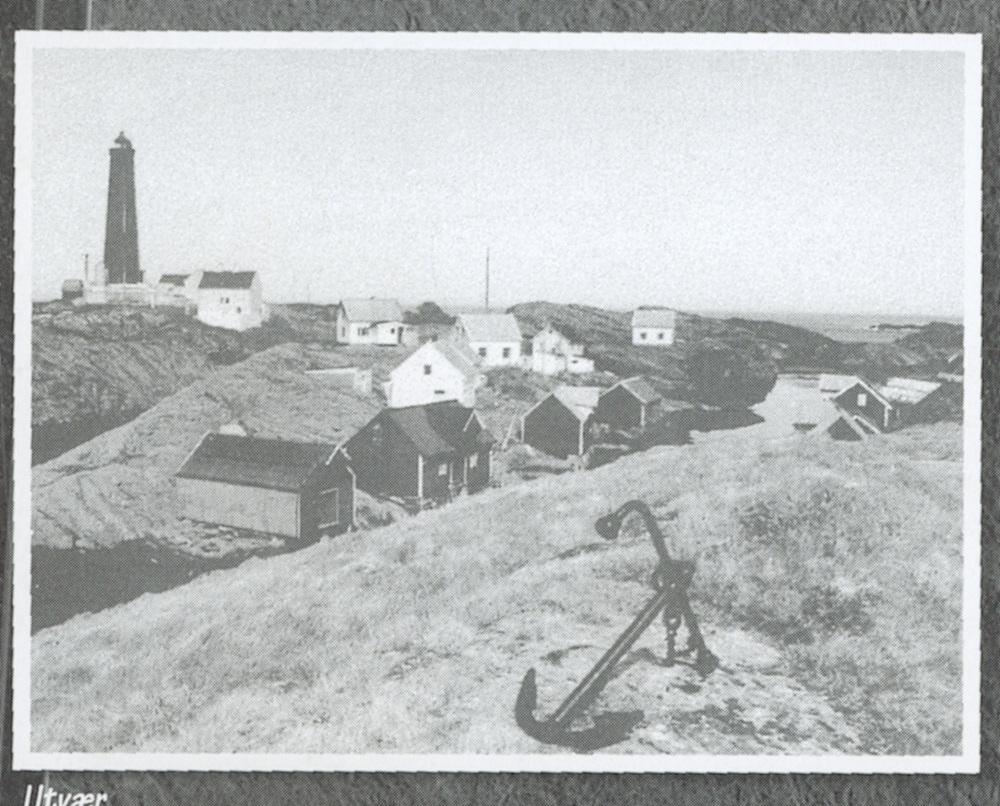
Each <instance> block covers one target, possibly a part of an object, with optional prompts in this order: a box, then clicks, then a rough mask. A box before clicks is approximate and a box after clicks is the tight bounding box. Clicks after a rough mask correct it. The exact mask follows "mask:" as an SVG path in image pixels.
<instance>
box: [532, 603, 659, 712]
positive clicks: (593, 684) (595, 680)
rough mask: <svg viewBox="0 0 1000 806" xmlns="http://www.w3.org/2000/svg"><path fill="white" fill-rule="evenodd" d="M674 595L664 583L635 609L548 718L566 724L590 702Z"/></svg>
mask: <svg viewBox="0 0 1000 806" xmlns="http://www.w3.org/2000/svg"><path fill="white" fill-rule="evenodd" d="M676 596H677V589H676V587H674V586H673V585H665V586H664V587H663V588H661V589H660V590H659V591H657V593H656V595H655V596H654V597H653V598H652V599H650V600H649V602H648V603H647V604H646V606H645V607H643V608H642V610H641V611H639V614H638V615H637V616H636V617H635V619H633V621H632V623H631V624H629V626H628V627H627V628H626V629H625V631H624V632H623V633H622V634H621V635H620V636H618V639H617V640H616V641H615V642H614V643H613V644H612V645H611V647H610V649H608V651H607V652H605V653H604V655H603V656H602V657H601V659H600V660H599V661H598V662H597V663H596V664H595V665H594V668H592V669H591V670H590V671H589V672H587V674H586V676H585V677H584V678H583V679H582V680H581V681H580V682H579V683H578V684H577V686H576V688H574V689H573V690H572V691H571V692H570V694H569V696H568V697H567V698H566V699H565V700H563V703H562V705H560V706H559V708H557V709H556V711H555V713H554V714H553V715H552V720H551V721H552V722H555V723H557V724H558V725H560V726H561V727H566V726H568V725H569V724H570V723H571V722H572V721H573V720H574V719H576V718H577V717H578V716H579V715H580V714H581V713H582V712H583V711H584V710H585V709H586V708H587V706H588V705H590V703H591V702H593V700H594V699H595V698H596V697H597V695H598V694H599V693H600V691H601V689H602V688H604V686H605V684H607V682H608V678H609V677H610V676H611V672H612V670H613V669H614V667H615V664H616V663H618V661H619V660H621V659H622V657H624V655H625V653H626V652H628V651H629V649H631V648H632V645H633V644H635V642H636V641H638V640H639V636H641V635H642V634H643V632H645V630H646V628H647V627H649V625H650V624H652V623H653V620H654V619H655V618H656V616H657V614H659V612H660V611H661V610H663V608H664V607H665V606H666V605H667V603H668V602H669V601H670V600H671V599H672V598H674V597H676Z"/></svg>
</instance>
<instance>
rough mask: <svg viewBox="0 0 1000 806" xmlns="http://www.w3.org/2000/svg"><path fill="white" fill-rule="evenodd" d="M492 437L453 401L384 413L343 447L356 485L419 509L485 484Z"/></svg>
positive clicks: (385, 410)
mask: <svg viewBox="0 0 1000 806" xmlns="http://www.w3.org/2000/svg"><path fill="white" fill-rule="evenodd" d="M492 445H493V435H492V434H490V432H489V431H488V430H486V429H485V428H484V427H483V424H482V422H481V421H480V420H479V417H478V416H477V415H476V412H475V410H473V409H471V408H469V407H467V406H463V405H462V404H461V403H458V402H457V401H444V402H441V403H428V404H425V405H422V406H405V407H402V408H393V409H383V410H382V411H380V412H379V413H378V414H377V415H376V416H375V417H374V418H372V419H371V420H370V421H369V422H368V423H367V424H366V425H365V426H364V427H362V428H361V430H360V431H358V433H356V434H355V435H354V436H353V437H351V438H350V439H349V440H348V441H347V443H346V446H345V447H346V449H347V452H348V454H349V455H350V457H351V461H352V466H353V468H354V471H355V472H356V473H357V480H358V487H360V488H361V489H362V490H364V491H365V492H367V493H370V494H371V495H374V496H377V497H380V498H387V499H390V500H395V501H399V502H400V503H402V504H403V505H404V506H406V507H407V508H408V509H411V510H416V509H421V508H424V507H426V506H429V505H431V504H439V503H443V502H445V501H448V500H450V499H451V498H453V497H455V496H456V495H458V494H459V493H461V492H463V491H464V492H468V493H475V492H477V491H479V490H481V489H483V488H484V487H486V486H487V485H488V484H489V482H490V448H491V446H492Z"/></svg>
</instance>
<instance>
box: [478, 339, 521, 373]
mask: <svg viewBox="0 0 1000 806" xmlns="http://www.w3.org/2000/svg"><path fill="white" fill-rule="evenodd" d="M468 344H469V348H470V349H471V350H472V352H474V353H475V354H476V355H478V356H479V360H480V363H481V365H482V366H484V367H517V366H520V365H521V342H520V341H470V342H469V343H468ZM505 350H506V351H507V355H506V356H505V355H504V351H505Z"/></svg>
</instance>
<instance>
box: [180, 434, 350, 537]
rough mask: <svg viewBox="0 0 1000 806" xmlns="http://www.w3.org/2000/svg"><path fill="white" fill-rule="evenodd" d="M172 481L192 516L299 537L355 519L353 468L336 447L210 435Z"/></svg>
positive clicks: (335, 529)
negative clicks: (174, 482)
mask: <svg viewBox="0 0 1000 806" xmlns="http://www.w3.org/2000/svg"><path fill="white" fill-rule="evenodd" d="M175 481H176V484H177V493H178V496H179V497H180V499H181V507H182V512H183V514H184V516H185V517H187V518H190V519H192V520H195V521H202V522H205V523H213V524H219V525H223V526H230V527H233V528H236V529H247V530H252V531H255V532H264V533H269V534H276V535H281V536H283V537H290V538H294V539H297V540H303V541H312V540H316V539H318V538H319V537H321V536H323V535H333V534H339V533H341V532H343V531H345V530H347V529H349V528H351V526H353V525H354V471H353V470H352V468H351V464H350V460H349V458H348V456H347V454H346V453H345V452H344V450H343V449H342V448H339V447H337V446H336V445H330V444H321V443H304V442H289V441H287V440H281V439H264V438H261V437H249V436H239V435H235V434H217V433H209V434H206V435H205V436H204V437H203V438H202V440H201V442H199V443H198V446H197V447H196V448H195V449H194V451H193V452H192V453H191V455H190V456H189V457H188V458H187V461H185V462H184V465H183V466H182V467H181V469H180V470H178V471H177V474H176V477H175Z"/></svg>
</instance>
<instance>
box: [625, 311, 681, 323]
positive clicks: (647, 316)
mask: <svg viewBox="0 0 1000 806" xmlns="http://www.w3.org/2000/svg"><path fill="white" fill-rule="evenodd" d="M676 322H677V312H676V311H671V310H668V309H667V308H636V309H635V311H633V312H632V327H664V328H672V327H674V325H675V324H676Z"/></svg>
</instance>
